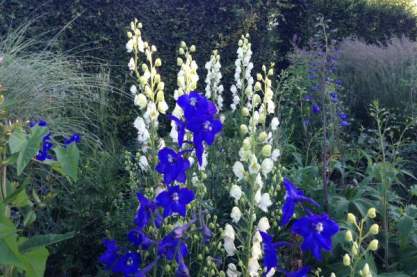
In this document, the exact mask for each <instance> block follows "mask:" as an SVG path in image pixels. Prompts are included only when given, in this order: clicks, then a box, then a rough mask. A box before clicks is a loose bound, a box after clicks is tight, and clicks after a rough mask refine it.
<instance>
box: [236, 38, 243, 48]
mask: <svg viewBox="0 0 417 277" xmlns="http://www.w3.org/2000/svg"><path fill="white" fill-rule="evenodd" d="M237 45H239V47H242V45H243V41H242V40H241V39H239V42H238V43H237Z"/></svg>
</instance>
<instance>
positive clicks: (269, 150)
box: [262, 144, 272, 157]
mask: <svg viewBox="0 0 417 277" xmlns="http://www.w3.org/2000/svg"><path fill="white" fill-rule="evenodd" d="M271 153H272V146H271V145H270V144H267V145H264V147H262V155H264V156H265V157H269V156H271Z"/></svg>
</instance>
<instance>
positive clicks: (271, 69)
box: [268, 68, 274, 76]
mask: <svg viewBox="0 0 417 277" xmlns="http://www.w3.org/2000/svg"><path fill="white" fill-rule="evenodd" d="M268 75H269V76H272V75H274V69H273V68H270V69H269V70H268Z"/></svg>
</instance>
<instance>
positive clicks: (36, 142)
mask: <svg viewBox="0 0 417 277" xmlns="http://www.w3.org/2000/svg"><path fill="white" fill-rule="evenodd" d="M47 132H48V129H47V128H44V127H40V126H35V127H33V128H32V129H31V133H30V135H29V137H28V139H27V141H26V142H25V143H24V144H23V146H22V147H21V149H20V151H19V156H18V157H17V163H16V166H17V175H20V174H22V172H23V170H24V169H25V168H26V166H27V165H28V164H29V162H30V161H31V160H32V158H33V157H34V156H35V155H36V154H37V153H38V151H39V148H40V145H41V142H42V139H43V137H44V136H45V135H46V134H47Z"/></svg>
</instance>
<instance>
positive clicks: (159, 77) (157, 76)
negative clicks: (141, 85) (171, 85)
mask: <svg viewBox="0 0 417 277" xmlns="http://www.w3.org/2000/svg"><path fill="white" fill-rule="evenodd" d="M154 81H155V83H159V82H160V81H161V75H159V74H156V75H155V78H154Z"/></svg>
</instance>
